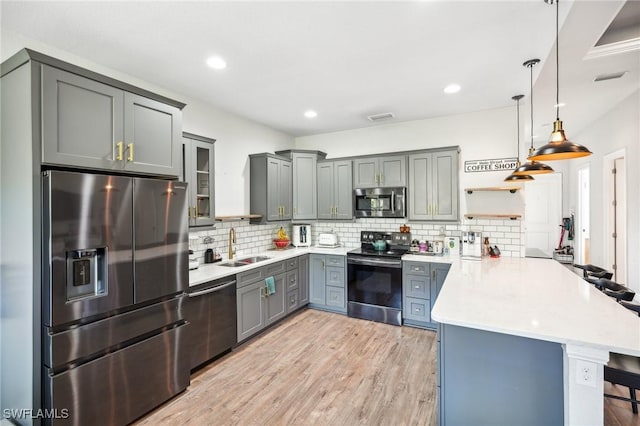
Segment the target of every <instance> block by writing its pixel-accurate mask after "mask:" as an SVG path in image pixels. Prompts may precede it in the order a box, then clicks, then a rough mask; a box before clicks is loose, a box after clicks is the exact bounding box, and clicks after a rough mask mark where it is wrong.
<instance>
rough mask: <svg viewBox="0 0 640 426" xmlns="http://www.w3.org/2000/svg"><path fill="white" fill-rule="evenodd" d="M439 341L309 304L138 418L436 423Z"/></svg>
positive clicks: (615, 409)
mask: <svg viewBox="0 0 640 426" xmlns="http://www.w3.org/2000/svg"><path fill="white" fill-rule="evenodd" d="M436 345H437V342H436V335H435V333H434V332H432V331H428V330H420V329H415V328H410V327H394V326H390V325H386V324H379V323H375V322H370V321H363V320H358V319H353V318H348V317H345V316H342V315H337V314H331V313H328V312H322V311H316V310H311V309H309V310H304V311H301V312H300V313H298V314H295V315H293V316H292V317H290V318H287V319H286V320H284V321H283V322H281V323H280V324H278V325H277V326H275V327H274V328H272V329H270V330H268V331H267V332H266V333H264V334H262V335H260V336H258V337H256V338H254V339H253V340H251V341H249V342H248V343H247V344H244V345H242V346H241V347H239V348H238V349H236V350H235V351H233V352H232V353H230V354H228V355H225V356H224V357H222V358H220V359H218V360H217V361H215V362H213V363H211V364H209V365H208V366H206V367H204V368H203V369H201V370H200V371H198V372H197V373H195V374H194V375H193V376H192V377H191V386H190V387H189V388H188V389H187V390H186V391H185V392H184V393H182V394H181V395H179V396H177V397H176V398H174V399H172V400H171V401H169V402H167V403H166V404H164V405H163V406H162V407H160V408H158V409H157V410H155V411H153V412H152V413H150V414H149V415H147V416H146V417H144V418H142V419H140V420H139V421H138V422H137V423H136V424H137V425H139V426H141V425H178V424H179V425H182V424H188V425H197V426H200V425H289V424H291V425H296V424H298V425H308V424H315V425H435V424H436V414H437V410H436V400H437V398H436V376H435V374H436V349H437V348H436ZM605 390H606V391H607V392H610V393H619V394H621V395H626V394H627V392H628V391H627V389H626V388H622V387H619V386H617V387H612V386H611V385H610V384H608V383H605ZM604 400H605V401H604V408H605V410H604V424H605V426H609V425H610V426H633V425H636V426H637V425H640V416H638V415H633V414H632V413H631V408H630V405H629V403H625V402H623V401H616V400H612V399H609V398H604Z"/></svg>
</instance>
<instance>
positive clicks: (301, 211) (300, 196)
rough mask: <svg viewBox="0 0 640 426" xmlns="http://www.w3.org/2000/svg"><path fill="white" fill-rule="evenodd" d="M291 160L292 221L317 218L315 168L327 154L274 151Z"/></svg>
mask: <svg viewBox="0 0 640 426" xmlns="http://www.w3.org/2000/svg"><path fill="white" fill-rule="evenodd" d="M276 155H281V156H283V157H287V158H290V159H291V162H292V171H293V185H292V187H293V191H292V193H293V220H309V219H317V218H318V200H317V190H318V182H317V175H316V167H317V163H318V160H322V159H324V158H325V157H326V156H327V154H325V153H324V152H321V151H307V150H299V151H298V150H287V151H276Z"/></svg>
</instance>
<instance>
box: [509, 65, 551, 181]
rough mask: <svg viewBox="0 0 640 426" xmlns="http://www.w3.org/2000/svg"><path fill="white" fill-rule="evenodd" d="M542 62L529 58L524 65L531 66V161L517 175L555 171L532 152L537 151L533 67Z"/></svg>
mask: <svg viewBox="0 0 640 426" xmlns="http://www.w3.org/2000/svg"><path fill="white" fill-rule="evenodd" d="M539 62H540V59H529V60H528V61H525V62H524V63H523V64H522V65H524V66H525V67H527V68H529V102H530V105H531V108H530V112H531V125H530V126H529V127H530V129H529V130H530V132H531V147H530V148H529V161H527V162H526V163H524V164H523V165H522V166H520V167H518V168H517V169H516V170H515V171H514V172H513V174H514V175H517V176H529V175H542V174H546V173H553V169H552V168H551V167H549V166H547V165H546V164H544V163H540V162H538V161H533V160H532V159H531V154H532V153H533V152H534V151H535V149H534V148H533V67H534V66H535V65H536V64H537V63H539Z"/></svg>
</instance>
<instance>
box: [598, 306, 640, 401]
mask: <svg viewBox="0 0 640 426" xmlns="http://www.w3.org/2000/svg"><path fill="white" fill-rule="evenodd" d="M620 304H621V305H622V306H624V307H625V308H627V309H630V310H632V311H634V312H635V313H637V314H638V315H639V316H640V305H638V304H635V303H628V302H625V301H620ZM604 380H605V381H607V382H609V383H611V384H612V385H621V386H626V387H628V388H629V398H625V397H622V396H618V395H611V394H608V393H605V394H604V396H605V397H607V398H614V399H619V400H622V401H627V402H630V403H631V411H633V414H638V403H640V400H638V398H637V396H636V389H640V358H638V357H635V356H631V355H623V354H617V353H613V352H612V353H610V354H609V362H608V363H607V365H605V366H604Z"/></svg>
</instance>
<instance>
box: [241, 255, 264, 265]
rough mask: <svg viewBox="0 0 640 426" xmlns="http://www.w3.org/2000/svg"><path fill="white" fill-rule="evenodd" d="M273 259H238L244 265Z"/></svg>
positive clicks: (258, 257)
mask: <svg viewBox="0 0 640 426" xmlns="http://www.w3.org/2000/svg"><path fill="white" fill-rule="evenodd" d="M268 259H271V258H270V257H269V256H252V257H245V258H244V259H238V262H243V263H244V264H250V263H256V262H262V261H263V260H268Z"/></svg>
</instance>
